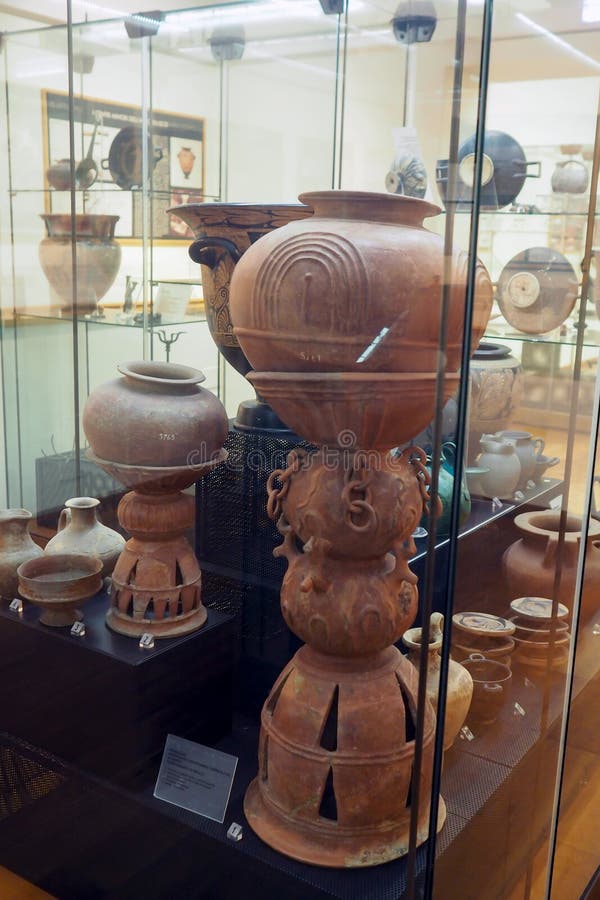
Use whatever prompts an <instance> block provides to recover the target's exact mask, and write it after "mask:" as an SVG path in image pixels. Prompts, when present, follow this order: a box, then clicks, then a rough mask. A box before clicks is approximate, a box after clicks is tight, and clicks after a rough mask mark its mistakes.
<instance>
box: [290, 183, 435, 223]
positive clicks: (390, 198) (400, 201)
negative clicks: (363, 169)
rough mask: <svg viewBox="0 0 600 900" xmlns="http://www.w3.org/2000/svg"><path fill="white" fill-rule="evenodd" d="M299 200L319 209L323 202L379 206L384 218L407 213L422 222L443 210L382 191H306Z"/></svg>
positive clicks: (424, 202) (424, 201)
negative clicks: (390, 214)
mask: <svg viewBox="0 0 600 900" xmlns="http://www.w3.org/2000/svg"><path fill="white" fill-rule="evenodd" d="M298 199H299V200H300V202H301V203H305V204H306V205H307V206H311V207H315V208H316V207H317V206H320V205H321V204H322V203H323V202H325V203H327V204H329V203H330V202H331V201H333V202H335V203H339V202H341V203H346V204H351V205H352V206H353V207H354V208H355V209H356V207H358V208H360V207H365V208H366V207H369V206H371V205H372V204H374V203H375V204H377V205H378V206H380V207H381V213H382V218H383V217H385V218H386V219H387V216H388V214H389V213H392V214H393V216H394V219H395V218H396V215H397V216H398V217H400V216H402V215H403V214H404V213H406V211H409V212H412V213H414V214H415V217H416V216H418V217H419V219H420V220H421V221H422V220H423V219H426V218H428V217H429V216H437V215H439V214H440V213H441V211H442V209H441V207H440V206H437V204H435V203H430V202H429V200H421V199H420V197H408V196H407V195H406V194H388V193H383V192H380V191H344V190H329V191H306V192H305V193H302V194H300V195H299V197H298Z"/></svg>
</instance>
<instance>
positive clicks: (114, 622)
mask: <svg viewBox="0 0 600 900" xmlns="http://www.w3.org/2000/svg"><path fill="white" fill-rule="evenodd" d="M206 616H207V612H206V607H205V606H202V605H200V609H195V610H194V611H193V612H191V613H187V614H184V615H182V616H177V617H175V618H173V619H163V620H161V621H152V620H147V621H144V620H140V619H132V618H131V617H130V616H126V615H123V614H122V613H120V612H119V611H118V610H117V609H115V608H114V607H112V608H111V609H109V610H108V612H107V613H106V624H107V625H108V627H109V628H112V630H113V631H116V632H118V634H125V635H127V637H141V636H142V635H143V634H145V633H146V632H150V633H151V634H153V635H154V637H155V638H169V637H180V636H181V635H182V634H189V633H190V632H191V631H197V630H198V629H199V628H202V626H203V625H204V623H205V622H206Z"/></svg>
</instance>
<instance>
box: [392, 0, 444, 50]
mask: <svg viewBox="0 0 600 900" xmlns="http://www.w3.org/2000/svg"><path fill="white" fill-rule="evenodd" d="M391 25H392V29H393V31H394V37H395V38H396V40H397V41H399V42H400V43H401V44H423V43H425V42H426V41H430V40H431V38H432V36H433V32H434V31H435V26H436V25H437V15H436V12H435V7H434V5H433V3H431V2H430V0H407V2H405V3H401V4H400V6H399V7H398V9H397V10H396V12H395V13H394V18H393V19H392V22H391Z"/></svg>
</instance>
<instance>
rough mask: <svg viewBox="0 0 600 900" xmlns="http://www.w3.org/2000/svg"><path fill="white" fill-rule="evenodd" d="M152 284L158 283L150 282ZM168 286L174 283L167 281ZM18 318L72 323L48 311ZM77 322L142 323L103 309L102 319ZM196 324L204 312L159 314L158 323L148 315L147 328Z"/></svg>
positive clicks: (85, 317) (81, 318) (138, 325)
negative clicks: (179, 314)
mask: <svg viewBox="0 0 600 900" xmlns="http://www.w3.org/2000/svg"><path fill="white" fill-rule="evenodd" d="M152 283H153V284H155V283H159V282H152ZM168 283H169V284H172V283H174V282H171V281H169V282H168ZM177 283H181V284H183V283H185V284H188V282H187V281H185V282H184V281H181V282H177ZM189 283H190V284H197V282H195V281H191V282H189ZM137 315H141V311H140V312H138V313H136V316H137ZM19 316H20V317H21V318H26V317H27V318H31V319H48V320H51V321H55V322H56V321H58V322H61V321H62V322H72V321H73V317H72V316H70V315H68V314H67V313H61V312H60V311H58V312H56V311H50V310H49V311H48V312H26V311H23V312H20V313H19ZM78 320H79V322H81V324H82V325H117V326H121V327H124V328H142V326H143V321H141V320H140V321H137V322H136V321H133V320H131V319H130V318H129V317H127V318H125V317H124V316H123V313H122V312H121V310H120V309H111V308H108V309H107V308H105V309H104V317H103V318H100V317H98V316H93V315H91V314H90V315H83V316H79V317H78ZM196 322H206V315H205V313H204V311H203V310H202V312H200V311H198V312H197V313H196V312H194V313H186V314H185V315H183V316H169V315H166V314H164V313H163V314H161V317H160V321H159V322H157V321H154V322H151V320H150V315H148V327H149V328H164V327H165V326H166V327H170V326H171V325H192V324H194V323H196Z"/></svg>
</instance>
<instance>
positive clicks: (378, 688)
mask: <svg viewBox="0 0 600 900" xmlns="http://www.w3.org/2000/svg"><path fill="white" fill-rule="evenodd" d="M417 694H418V674H417V671H416V669H415V668H414V666H413V665H412V664H411V663H410V662H408V660H406V659H405V658H404V657H403V656H402V655H401V654H400V653H399V651H398V650H397V649H396V648H395V647H388V648H386V649H385V650H383V651H381V652H380V653H378V654H374V655H372V656H370V657H363V658H358V659H357V658H354V659H350V658H342V657H333V656H325V655H322V654H319V653H316V652H315V651H314V650H313V649H312V648H310V647H308V646H306V645H305V646H304V647H302V648H301V649H300V650H299V651H298V652H297V653H296V655H295V656H294V658H293V659H292V660H291V661H290V662H289V663H288V665H287V666H286V668H285V669H284V670H283V672H282V673H281V675H280V676H279V678H278V680H277V681H276V683H275V685H274V686H273V689H272V691H271V693H270V695H269V697H268V698H267V701H266V703H265V705H264V707H263V711H262V717H261V723H262V727H261V735H260V748H259V775H258V778H257V779H256V780H255V781H254V782H253V783H252V786H251V787H250V788H249V790H248V792H247V794H246V800H245V807H244V808H245V811H246V815H247V817H248V822H249V823H250V825H251V827H252V828H253V829H254V830H255V831H256V833H257V834H258V835H259V837H261V838H262V839H263V840H264V841H265V843H267V844H269V845H270V846H271V847H273V848H275V849H276V850H278V851H280V852H281V853H285V854H286V855H287V856H291V857H293V858H294V859H299V860H301V861H303V862H308V863H313V864H315V865H320V866H334V867H342V868H349V867H350V868H352V867H358V866H375V865H380V864H381V863H385V862H389V861H390V860H392V859H396V858H397V857H399V856H403V855H404V854H405V853H407V852H408V843H409V833H410V818H411V809H412V798H413V796H414V793H415V773H414V769H413V766H414V748H415V718H416V713H415V711H416V702H417ZM434 724H435V722H434V716H433V711H432V709H431V707H430V705H429V704H428V705H427V710H426V715H425V730H424V735H423V758H422V768H421V772H420V778H419V784H420V807H419V810H420V815H419V832H418V842H419V843H421V842H422V841H424V840H425V838H426V837H427V831H428V822H429V796H430V791H431V772H432V765H433V732H434ZM444 819H445V807H444V805H443V804H442V805H441V807H440V820H439V826H440V827H441V825H442V824H443V821H444Z"/></svg>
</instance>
